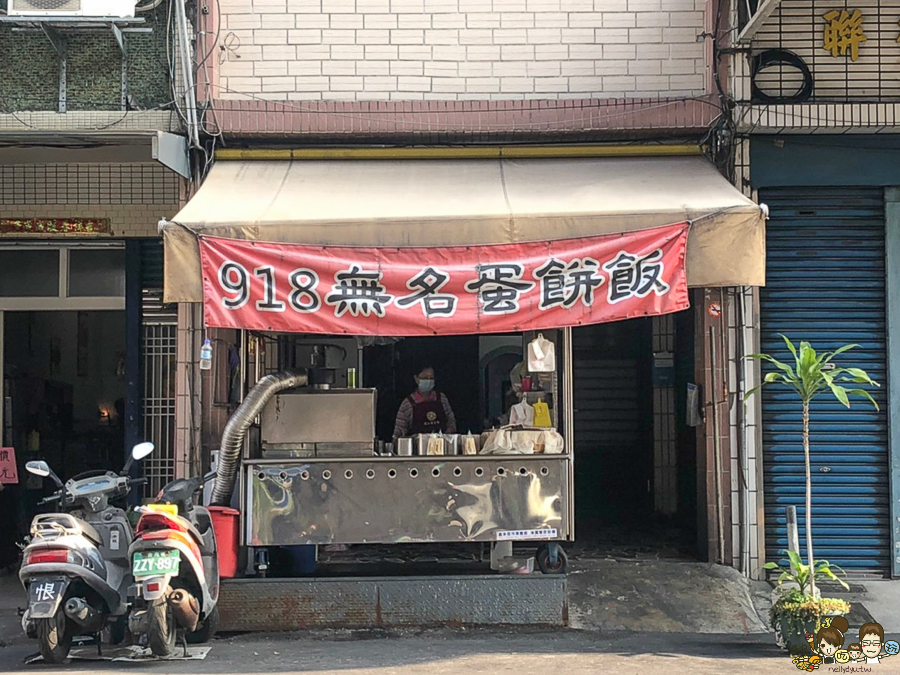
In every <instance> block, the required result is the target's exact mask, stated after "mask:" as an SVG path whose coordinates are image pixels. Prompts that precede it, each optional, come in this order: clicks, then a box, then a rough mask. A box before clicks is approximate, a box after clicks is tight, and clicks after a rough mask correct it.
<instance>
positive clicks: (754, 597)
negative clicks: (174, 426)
mask: <svg viewBox="0 0 900 675" xmlns="http://www.w3.org/2000/svg"><path fill="white" fill-rule="evenodd" d="M650 569H656V567H655V566H653V567H652V568H642V569H638V568H632V569H630V570H629V571H628V573H627V574H625V573H622V572H620V573H619V574H615V573H612V570H606V574H604V575H600V574H599V573H600V571H601V570H600V569H596V570H591V571H585V572H584V575H585V578H583V579H577V580H574V588H573V591H574V592H577V593H582V594H584V596H585V597H584V598H583V599H582V600H581V601H580V602H578V603H577V604H578V606H580V607H582V608H585V607H587V606H588V605H590V604H591V603H593V604H594V605H596V606H595V609H594V611H593V612H591V613H587V612H584V609H582V611H583V612H584V615H583V617H582V619H581V621H582V626H583V627H584V630H576V629H567V630H554V631H547V630H536V629H517V630H505V629H469V630H449V629H447V630H444V629H441V630H420V631H356V632H350V631H316V632H300V633H280V634H246V635H231V636H224V637H220V638H218V639H216V640H214V641H213V642H212V643H211V652H210V654H209V656H208V657H207V659H206V660H204V661H170V662H155V663H146V664H139V665H135V664H113V663H109V662H86V661H73V662H71V663H69V664H66V665H65V666H64V667H61V668H51V667H45V666H41V665H38V664H34V665H24V663H23V662H24V659H25V658H26V657H27V656H29V655H31V654H32V653H34V652H35V651H36V649H35V644H34V643H33V642H31V641H29V640H27V639H26V638H25V636H24V635H23V634H22V632H21V628H20V625H19V619H18V617H17V615H16V607H17V606H18V605H21V604H22V600H23V594H22V591H21V589H20V588H19V587H18V586H17V580H15V579H14V578H11V577H0V673H2V672H34V673H42V674H43V673H47V674H50V673H64V672H72V671H77V672H96V673H116V674H118V673H125V672H136V671H140V672H152V673H178V674H180V673H214V674H218V675H238V674H240V673H291V674H292V673H298V674H299V673H314V674H315V675H467V674H468V673H472V674H473V675H474V674H475V673H478V674H479V675H481V674H483V673H484V674H490V675H500V674H503V673H511V674H514V675H531V674H532V673H533V674H534V675H538V674H540V675H546V674H547V673H548V672H553V671H554V670H557V671H559V670H563V671H565V673H566V675H598V674H599V673H602V672H603V671H613V672H624V673H657V672H664V673H673V674H676V675H677V674H681V673H684V674H685V675H687V674H688V673H723V672H724V673H791V672H799V671H797V670H796V669H795V668H794V666H793V665H792V664H791V661H790V659H789V658H788V657H787V656H786V655H785V653H784V652H781V651H779V650H777V649H776V648H775V646H774V643H773V639H772V636H771V634H768V633H758V632H755V631H757V630H760V623H756V624H754V625H752V626H747V628H749V629H750V630H749V631H747V630H746V629H745V628H744V626H743V625H740V627H738V628H737V630H735V627H736V626H737V624H734V623H733V622H732V623H728V622H727V621H726V622H725V623H724V624H723V625H727V626H729V631H730V632H729V633H727V634H723V633H722V631H718V632H717V631H716V630H715V628H716V625H715V620H713V621H710V620H709V619H708V618H703V616H702V613H697V612H696V610H695V609H692V610H690V611H688V609H686V604H685V603H689V602H690V598H691V597H692V596H693V597H694V598H703V597H707V596H712V597H715V596H718V595H719V594H721V593H722V592H723V589H726V588H729V586H723V585H722V584H723V583H724V581H727V580H728V579H729V578H730V574H731V571H727V570H723V569H721V568H720V569H718V570H713V571H712V573H711V577H710V578H708V579H704V578H702V577H695V576H691V574H694V573H698V574H699V573H700V572H701V569H700V568H699V567H698V568H696V569H694V570H690V571H688V573H687V574H686V575H683V576H682V581H681V582H678V583H675V582H674V581H673V579H674V578H675V577H677V575H676V574H672V573H673V572H675V571H676V570H673V569H671V568H670V569H668V570H665V571H668V572H669V573H670V574H669V585H670V588H669V590H666V591H665V592H663V593H661V594H660V595H653V594H652V592H651V591H652V589H653V588H654V587H655V586H657V582H658V579H656V578H654V577H655V576H656V575H655V574H652V575H650V577H648V576H647V575H648V573H649V570H650ZM659 571H663V570H659ZM679 571H683V570H679ZM593 574H598V576H597V577H595V578H591V576H592V575H593ZM722 575H724V581H723V577H722ZM629 576H633V582H634V583H633V587H632V588H631V589H629V588H628V587H627V585H626V582H625V580H626V578H627V577H629ZM570 578H571V577H570ZM604 578H605V581H604ZM733 582H734V583H735V584H737V582H738V580H737V579H734V580H733ZM861 583H862V584H864V592H862V590H860V589H857V591H858V592H857V593H855V594H853V595H854V596H855V597H853V598H852V599H853V600H856V601H857V602H860V603H861V602H865V606H866V608H867V610H868V611H869V613H870V614H871V615H872V616H874V617H875V618H876V619H877V620H879V621H880V622H881V623H882V624H883V625H884V627H885V630H886V632H887V633H888V636H889V637H890V638H893V639H900V638H898V634H900V583H897V582H884V581H868V580H867V581H863V582H861ZM673 584H674V585H673ZM682 586H684V588H682ZM606 591H609V593H608V594H607V593H606ZM757 591H759V589H757ZM619 593H621V595H618V594H619ZM760 595H761V594H760V593H759V592H756V593H753V592H751V593H750V596H751V601H753V602H755V603H758V601H759V600H760ZM620 597H621V598H623V599H622V600H619V598H620ZM664 597H667V598H670V599H671V604H668V605H667V606H665V607H662V609H661V610H659V611H658V612H656V613H654V611H655V610H653V607H654V606H656V605H659V604H660V598H664ZM676 598H677V599H679V600H678V602H675V599H676ZM735 600H736V601H735V602H734V603H733V604H732V605H728V606H725V607H726V609H723V611H725V612H726V613H725V614H723V615H721V616H722V617H723V620H724V619H727V618H728V616H727V613H728V610H727V607H733V608H738V609H739V611H738V612H737V614H738V615H741V614H743V615H745V616H750V615H751V610H750V609H749V608H748V607H747V597H745V596H741V597H739V598H736V599H735ZM694 604H695V605H702V604H703V602H701V601H700V600H697V601H695V603H694ZM760 609H764V607H762V606H761V605H759V604H757V611H759V610H760ZM679 617H681V619H680V620H679ZM734 618H735V619H736V620H739V616H735V617H734ZM641 626H644V627H649V628H650V630H649V631H646V632H637V628H638V627H641ZM622 627H627V628H629V629H630V630H621V628H622ZM679 629H680V630H681V631H683V632H661V631H666V630H669V631H673V630H674V631H677V630H679ZM830 668H832V667H831V666H823V667H821V668H820V669H819V672H821V673H827V672H842V673H850V672H851V671H850V670H835V671H831V670H830ZM844 668H847V666H844ZM875 668H876V670H877V672H885V673H891V672H894V673H900V657H897V659H896V662H893V660H892V659H889V660H886V661H885V662H884V663H882V664H880V665H878V666H875ZM852 672H866V671H860V670H857V671H852Z"/></svg>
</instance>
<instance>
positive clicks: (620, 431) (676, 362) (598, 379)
mask: <svg viewBox="0 0 900 675" xmlns="http://www.w3.org/2000/svg"><path fill="white" fill-rule="evenodd" d="M657 330H659V328H658V325H657ZM670 331H671V332H672V333H674V335H673V336H672V337H674V340H673V344H674V351H673V354H674V359H673V363H672V366H673V367H672V369H671V372H668V373H655V372H654V369H655V368H656V360H655V359H654V323H653V320H651V319H632V320H629V321H619V322H614V323H606V324H599V325H596V326H586V327H580V328H576V329H574V331H573V357H574V381H575V391H574V407H575V429H576V430H577V433H576V434H575V521H576V524H575V548H576V550H578V551H581V552H583V553H584V554H587V555H591V554H597V555H615V556H622V557H641V556H644V555H653V556H659V555H666V556H671V557H678V558H681V557H693V555H694V541H695V537H694V531H695V528H696V480H697V478H696V466H697V462H696V440H695V430H694V429H693V428H691V427H689V426H687V424H686V402H685V400H686V396H685V392H686V388H687V385H688V383H691V382H693V381H694V349H693V344H694V343H693V314H692V312H691V311H686V312H681V313H679V314H676V315H674V316H673V320H672V322H671V325H670ZM658 338H659V336H658V335H657V339H658ZM660 384H666V385H667V386H668V387H669V388H671V390H673V393H674V408H673V409H667V410H665V411H664V412H663V413H660V411H659V410H655V409H654V405H655V402H654V385H657V386H658V385H660ZM656 405H657V406H658V403H657V404H656ZM665 416H668V417H669V419H668V420H665V419H663V418H664V417H665ZM672 417H674V419H672ZM666 422H668V424H671V425H673V426H674V430H675V437H674V438H668V439H666V440H667V441H668V442H669V443H670V444H671V445H672V449H673V451H674V452H675V468H674V471H673V472H672V474H673V475H672V480H670V481H668V482H667V483H666V484H665V485H662V484H661V483H662V481H661V480H659V472H655V468H657V467H656V462H657V460H656V456H655V452H654V451H655V449H658V445H659V443H660V439H659V431H658V429H659V427H660V426H661V425H663V424H665V423H666ZM655 430H657V432H656V436H657V437H655V434H654V431H655ZM662 490H674V491H675V494H674V495H668V499H663V495H661V494H659V492H660V491H662ZM661 503H665V504H668V505H669V506H668V508H665V507H663V508H660V504H661ZM672 505H674V509H673V508H672Z"/></svg>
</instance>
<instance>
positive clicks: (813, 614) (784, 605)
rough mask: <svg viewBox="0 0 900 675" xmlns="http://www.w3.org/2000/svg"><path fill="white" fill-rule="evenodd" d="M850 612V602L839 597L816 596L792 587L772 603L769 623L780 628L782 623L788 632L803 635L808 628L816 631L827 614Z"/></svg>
mask: <svg viewBox="0 0 900 675" xmlns="http://www.w3.org/2000/svg"><path fill="white" fill-rule="evenodd" d="M849 612H850V603H848V602H847V601H846V600H840V599H839V598H814V597H812V596H811V595H807V594H805V593H801V592H800V591H799V590H798V589H796V588H792V589H790V590H788V591H787V592H785V593H782V595H781V597H780V598H778V600H777V601H776V602H775V604H774V605H772V609H770V610H769V625H770V626H771V627H772V628H778V626H779V624H782V622H783V626H784V628H785V629H787V631H788V632H790V633H793V634H794V635H798V636H802V635H804V634H805V633H806V631H807V630H810V632H812V633H815V632H816V631H818V629H819V626H820V625H821V623H822V617H825V616H839V615H840V616H843V615H844V614H848V613H849Z"/></svg>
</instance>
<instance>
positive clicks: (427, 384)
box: [419, 380, 434, 394]
mask: <svg viewBox="0 0 900 675" xmlns="http://www.w3.org/2000/svg"><path fill="white" fill-rule="evenodd" d="M432 389H434V380H419V391H421V392H422V393H423V394H427V393H428V392H429V391H431V390H432Z"/></svg>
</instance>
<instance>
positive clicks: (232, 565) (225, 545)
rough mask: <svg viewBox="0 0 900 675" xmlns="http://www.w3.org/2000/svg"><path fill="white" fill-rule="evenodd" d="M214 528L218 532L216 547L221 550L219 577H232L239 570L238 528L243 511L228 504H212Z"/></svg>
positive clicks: (211, 512)
mask: <svg viewBox="0 0 900 675" xmlns="http://www.w3.org/2000/svg"><path fill="white" fill-rule="evenodd" d="M209 516H210V518H212V526H213V530H215V532H216V548H217V549H218V551H219V577H221V578H222V579H232V578H234V577H236V576H237V571H238V543H239V542H240V537H239V536H238V530H239V528H240V523H241V518H240V516H241V512H240V511H238V510H237V509H230V508H228V507H227V506H210V507H209Z"/></svg>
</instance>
